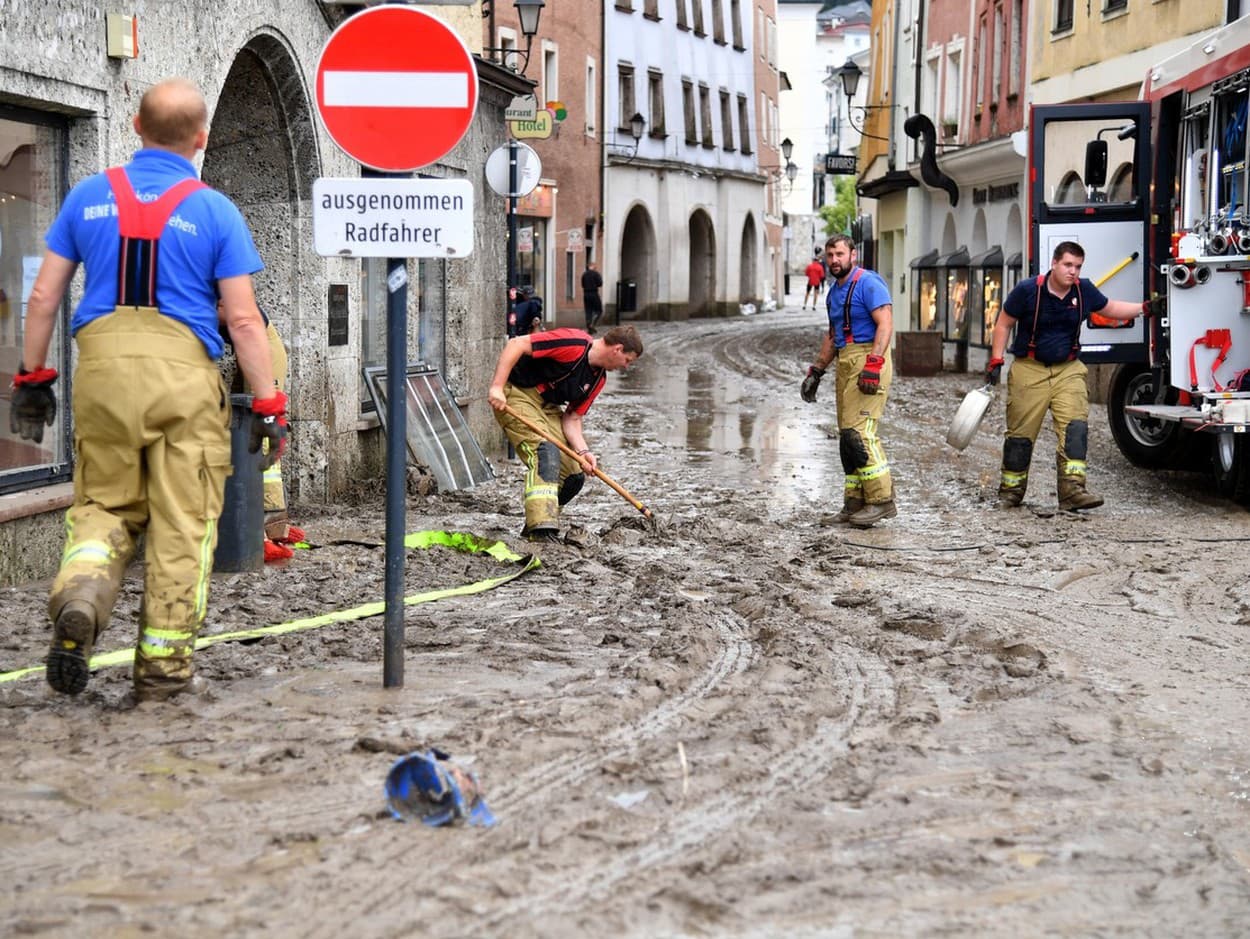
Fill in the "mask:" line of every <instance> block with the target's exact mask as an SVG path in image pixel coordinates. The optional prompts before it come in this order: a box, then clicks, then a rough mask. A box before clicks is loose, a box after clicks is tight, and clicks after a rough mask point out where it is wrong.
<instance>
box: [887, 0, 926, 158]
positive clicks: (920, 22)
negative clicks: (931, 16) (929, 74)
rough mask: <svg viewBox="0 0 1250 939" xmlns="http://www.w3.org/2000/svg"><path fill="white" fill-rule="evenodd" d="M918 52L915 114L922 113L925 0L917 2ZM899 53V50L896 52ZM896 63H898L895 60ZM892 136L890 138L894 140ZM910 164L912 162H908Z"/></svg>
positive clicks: (914, 96)
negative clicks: (921, 82)
mask: <svg viewBox="0 0 1250 939" xmlns="http://www.w3.org/2000/svg"><path fill="white" fill-rule="evenodd" d="M913 44H914V46H915V50H916V81H915V87H914V89H913V90H912V101H911V108H912V113H913V114H919V113H920V80H921V77H922V74H923V63H924V0H916V36H915V39H914V40H913ZM896 52H897V50H896ZM894 61H896V62H897V61H898V59H895V60H894ZM893 137H894V135H893V134H891V135H890V138H891V140H892V139H893ZM908 162H910V161H908Z"/></svg>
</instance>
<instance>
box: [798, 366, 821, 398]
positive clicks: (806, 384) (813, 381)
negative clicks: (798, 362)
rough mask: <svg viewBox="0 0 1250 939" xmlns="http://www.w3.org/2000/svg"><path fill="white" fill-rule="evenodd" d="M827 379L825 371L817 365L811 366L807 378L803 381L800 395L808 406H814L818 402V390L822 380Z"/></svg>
mask: <svg viewBox="0 0 1250 939" xmlns="http://www.w3.org/2000/svg"><path fill="white" fill-rule="evenodd" d="M824 377H825V370H824V369H823V368H820V367H819V366H817V365H809V366H808V367H807V377H806V378H804V379H803V385H802V387H801V388H800V389H799V394H800V395H801V396H802V397H803V400H804V401H806V402H807V403H808V404H812V403H813V402H814V401H815V400H816V389H817V388H819V387H820V380H821V379H822V378H824Z"/></svg>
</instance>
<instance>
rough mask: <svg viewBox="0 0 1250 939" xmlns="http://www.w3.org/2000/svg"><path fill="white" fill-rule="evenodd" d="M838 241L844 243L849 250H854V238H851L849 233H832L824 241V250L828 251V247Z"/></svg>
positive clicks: (835, 244)
mask: <svg viewBox="0 0 1250 939" xmlns="http://www.w3.org/2000/svg"><path fill="white" fill-rule="evenodd" d="M839 242H840V243H842V244H844V245H846V247H847V248H848V249H849V250H851V251H854V250H855V239H853V238H852V237H851V236H850V235H843V234H837V235H834V236H833V237H832V238H830V239H829V240H828V241H826V242H825V250H826V251H828V250H829V249H830V248H833V247H836V246H837V245H838V243H839Z"/></svg>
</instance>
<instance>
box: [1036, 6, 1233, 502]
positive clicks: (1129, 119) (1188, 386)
mask: <svg viewBox="0 0 1250 939" xmlns="http://www.w3.org/2000/svg"><path fill="white" fill-rule="evenodd" d="M1248 96H1250V17H1243V18H1241V19H1239V20H1236V21H1235V22H1233V23H1230V24H1228V25H1227V26H1224V27H1223V28H1221V29H1219V30H1216V31H1215V32H1213V33H1211V34H1209V35H1207V36H1205V37H1203V38H1202V39H1200V40H1198V41H1197V42H1195V43H1194V44H1193V45H1191V46H1189V47H1188V48H1186V49H1185V50H1184V51H1182V52H1180V53H1178V54H1176V55H1174V56H1173V57H1171V58H1169V59H1167V60H1166V61H1163V62H1161V63H1159V64H1158V65H1156V66H1155V67H1154V68H1152V69H1151V70H1150V71H1149V73H1148V74H1147V76H1146V80H1145V82H1144V83H1143V85H1142V91H1141V95H1140V97H1139V100H1137V101H1130V102H1115V103H1090V104H1071V105H1037V106H1034V107H1033V108H1032V110H1031V121H1030V129H1029V169H1028V173H1029V175H1028V186H1029V206H1030V208H1029V216H1030V217H1029V248H1030V251H1029V254H1030V257H1031V258H1032V267H1033V269H1034V271H1035V272H1036V270H1037V268H1038V266H1039V265H1041V268H1042V269H1043V270H1044V269H1045V266H1046V264H1048V263H1049V259H1050V257H1051V253H1052V252H1053V250H1054V246H1055V245H1056V244H1058V243H1059V242H1061V241H1076V242H1079V243H1080V244H1081V246H1082V247H1083V248H1084V249H1085V252H1086V256H1085V267H1084V270H1083V274H1084V275H1085V276H1087V277H1089V278H1091V279H1092V280H1093V281H1094V283H1095V284H1097V285H1098V286H1099V289H1101V290H1102V291H1103V293H1105V294H1107V295H1108V296H1109V297H1113V298H1116V299H1122V300H1131V301H1137V300H1141V299H1143V298H1148V297H1160V298H1164V300H1165V302H1163V303H1160V304H1158V306H1159V307H1160V309H1159V310H1157V311H1156V315H1154V316H1150V317H1142V318H1139V319H1137V320H1134V321H1133V322H1131V323H1127V324H1126V323H1121V322H1118V321H1114V320H1108V319H1105V318H1101V317H1098V316H1097V315H1096V314H1094V315H1091V316H1090V317H1089V318H1088V319H1087V321H1086V322H1085V323H1084V324H1083V325H1082V327H1081V337H1080V339H1081V347H1082V351H1081V358H1082V360H1084V361H1085V362H1087V363H1110V364H1114V365H1115V366H1116V367H1115V369H1114V372H1113V376H1112V379H1111V382H1110V388H1109V392H1108V397H1107V414H1108V418H1109V420H1110V424H1111V432H1112V436H1113V437H1114V439H1115V442H1116V444H1117V446H1118V447H1119V448H1120V451H1121V452H1122V453H1123V454H1124V455H1125V457H1127V458H1128V459H1129V460H1130V461H1131V462H1133V463H1135V464H1137V465H1138V466H1143V467H1148V468H1182V469H1197V468H1204V469H1206V468H1209V470H1210V471H1211V472H1212V474H1213V475H1214V478H1215V484H1216V488H1217V489H1218V491H1219V492H1220V494H1221V495H1223V496H1226V497H1228V498H1230V499H1234V500H1236V501H1238V502H1240V503H1242V504H1250V202H1248V201H1247V192H1248V189H1247V185H1248V183H1250V176H1248V171H1247V166H1248V160H1247V155H1248V154H1247V134H1246V124H1247V120H1246V116H1247V115H1246V112H1247V101H1248Z"/></svg>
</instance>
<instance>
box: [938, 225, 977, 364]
mask: <svg viewBox="0 0 1250 939" xmlns="http://www.w3.org/2000/svg"><path fill="white" fill-rule="evenodd" d="M968 260H969V258H968V251H967V249H965V248H960V249H959V250H957V251H954V252H952V253H951V254H948V255H946V256H945V257H941V258H938V262H937V266H938V268H939V269H940V270H941V271H942V281H943V286H944V287H945V291H944V296H943V297H942V300H944V301H945V302H944V304H943V305H942V306H943V316H942V336H943V338H945V339H949V340H952V341H955V340H964V341H966V340H967V339H968V284H969V282H970V281H971V276H970V275H971V272H970V270H969V268H968Z"/></svg>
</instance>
